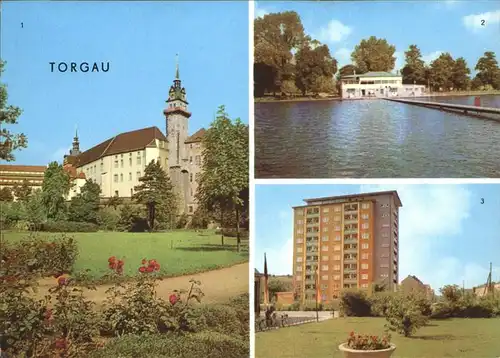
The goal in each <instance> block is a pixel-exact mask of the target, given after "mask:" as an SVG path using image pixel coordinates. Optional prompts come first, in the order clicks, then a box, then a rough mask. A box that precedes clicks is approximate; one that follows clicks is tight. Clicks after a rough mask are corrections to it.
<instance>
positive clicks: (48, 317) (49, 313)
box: [43, 308, 52, 320]
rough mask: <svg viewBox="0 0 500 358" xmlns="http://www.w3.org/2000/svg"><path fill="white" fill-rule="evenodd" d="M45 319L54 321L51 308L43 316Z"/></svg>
mask: <svg viewBox="0 0 500 358" xmlns="http://www.w3.org/2000/svg"><path fill="white" fill-rule="evenodd" d="M43 317H44V318H45V319H46V320H50V319H52V309H51V308H47V309H46V310H45V313H44V314H43Z"/></svg>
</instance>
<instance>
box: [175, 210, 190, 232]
mask: <svg viewBox="0 0 500 358" xmlns="http://www.w3.org/2000/svg"><path fill="white" fill-rule="evenodd" d="M188 221H189V216H188V215H187V214H185V213H184V214H182V215H181V216H180V217H179V218H178V219H177V222H176V223H175V226H176V228H177V229H184V228H185V227H186V225H187V224H188Z"/></svg>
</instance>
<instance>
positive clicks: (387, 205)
mask: <svg viewBox="0 0 500 358" xmlns="http://www.w3.org/2000/svg"><path fill="white" fill-rule="evenodd" d="M380 207H381V208H388V207H389V204H381V205H380Z"/></svg>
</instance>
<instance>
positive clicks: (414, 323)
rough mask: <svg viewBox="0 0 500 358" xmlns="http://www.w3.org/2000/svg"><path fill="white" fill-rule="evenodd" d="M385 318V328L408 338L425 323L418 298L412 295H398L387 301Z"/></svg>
mask: <svg viewBox="0 0 500 358" xmlns="http://www.w3.org/2000/svg"><path fill="white" fill-rule="evenodd" d="M385 318H386V320H387V327H388V328H389V329H390V330H391V331H394V332H397V333H399V334H402V335H404V336H405V337H409V336H411V335H412V334H414V333H415V331H416V330H417V329H419V328H420V327H422V326H424V325H425V324H426V323H427V317H426V316H424V315H423V314H422V309H421V306H420V304H419V302H418V298H417V297H415V296H414V295H412V294H403V293H398V294H397V295H395V296H394V297H392V298H391V299H390V300H389V305H388V307H387V310H386V313H385Z"/></svg>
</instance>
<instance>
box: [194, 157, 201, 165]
mask: <svg viewBox="0 0 500 358" xmlns="http://www.w3.org/2000/svg"><path fill="white" fill-rule="evenodd" d="M194 160H195V162H196V165H200V164H201V157H200V156H199V155H197V156H196V157H194Z"/></svg>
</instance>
